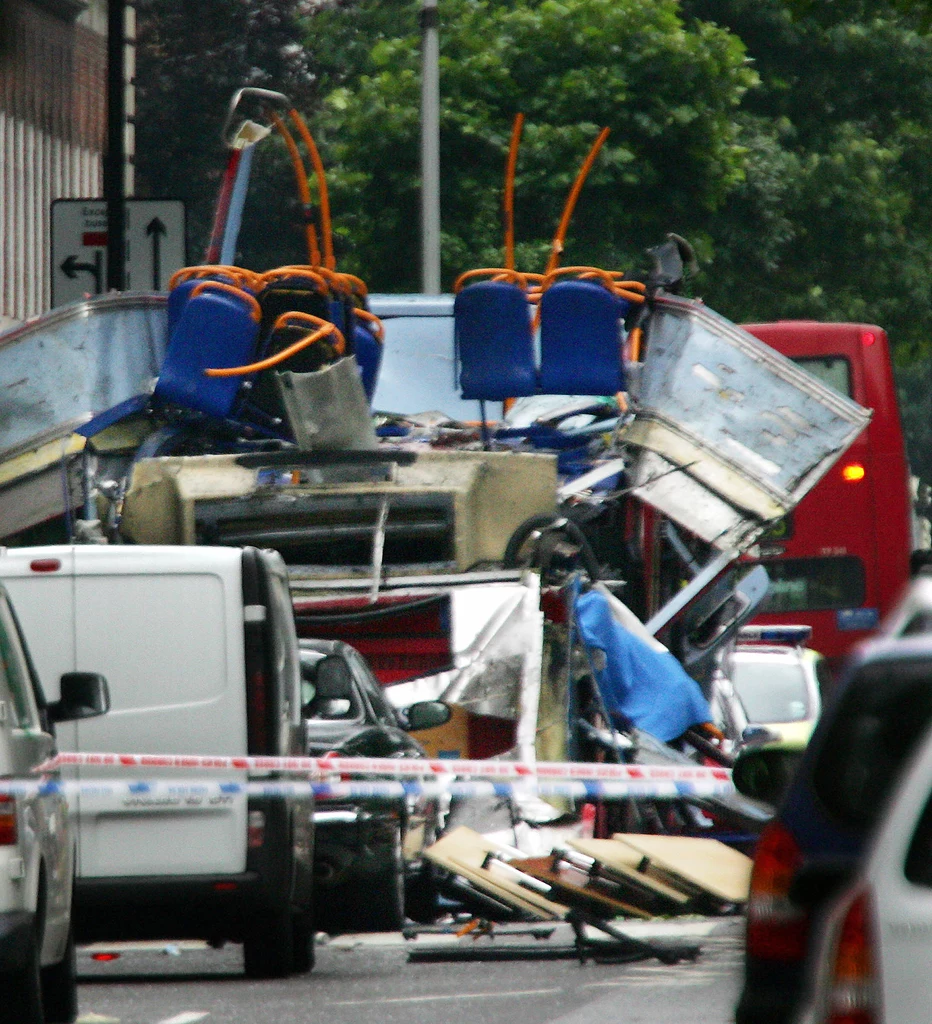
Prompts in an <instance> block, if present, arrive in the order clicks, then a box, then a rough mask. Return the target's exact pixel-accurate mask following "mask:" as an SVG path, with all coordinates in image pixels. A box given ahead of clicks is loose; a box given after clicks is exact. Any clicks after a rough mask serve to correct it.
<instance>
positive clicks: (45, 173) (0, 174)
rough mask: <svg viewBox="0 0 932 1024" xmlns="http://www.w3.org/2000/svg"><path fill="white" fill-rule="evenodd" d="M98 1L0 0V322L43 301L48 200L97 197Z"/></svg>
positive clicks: (102, 73)
mask: <svg viewBox="0 0 932 1024" xmlns="http://www.w3.org/2000/svg"><path fill="white" fill-rule="evenodd" d="M106 29H107V4H106V0H0V329H2V328H3V327H4V326H9V325H10V324H11V323H15V322H16V321H19V320H23V319H26V318H28V317H31V316H35V315H36V314H38V313H40V312H43V311H45V310H47V309H48V308H49V302H50V280H49V278H50V274H49V259H50V256H49V237H50V227H49V216H50V208H51V203H52V200H53V199H60V198H69V197H70V198H78V197H84V196H99V195H101V194H102V191H103V152H104V147H105V142H106V75H107V41H106Z"/></svg>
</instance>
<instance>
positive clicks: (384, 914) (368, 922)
mask: <svg viewBox="0 0 932 1024" xmlns="http://www.w3.org/2000/svg"><path fill="white" fill-rule="evenodd" d="M353 916H354V920H355V927H356V931H360V932H397V931H399V930H400V929H401V926H402V925H403V924H404V919H405V865H404V856H403V854H402V852H401V827H400V826H399V825H396V826H395V827H394V829H393V831H392V838H391V858H390V863H389V864H388V865H387V866H386V868H385V870H384V871H381V872H379V874H377V875H372V876H371V877H370V878H367V879H366V893H365V896H364V897H363V898H362V899H360V906H359V909H358V911H357V912H356V913H355V914H354V915H353Z"/></svg>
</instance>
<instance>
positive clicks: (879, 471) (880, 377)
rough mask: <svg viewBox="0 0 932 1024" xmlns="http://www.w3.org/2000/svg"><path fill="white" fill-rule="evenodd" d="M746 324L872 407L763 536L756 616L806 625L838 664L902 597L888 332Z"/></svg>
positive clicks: (909, 545) (906, 504)
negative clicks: (827, 466) (764, 587)
mask: <svg viewBox="0 0 932 1024" xmlns="http://www.w3.org/2000/svg"><path fill="white" fill-rule="evenodd" d="M743 326H744V329H745V330H746V331H748V332H749V333H751V334H753V335H754V336H755V337H757V338H759V339H760V340H761V341H763V342H765V343H766V344H768V345H770V346H771V347H772V348H774V349H776V350H777V351H778V352H780V353H782V354H783V355H785V356H787V357H788V358H790V359H792V360H793V361H794V362H795V363H798V364H799V365H800V366H801V367H803V369H805V370H807V371H808V372H809V373H811V374H813V375H814V376H816V377H818V378H819V379H820V380H822V381H824V382H825V383H826V384H828V385H829V386H830V387H833V388H834V389H835V390H836V391H839V392H841V393H842V394H843V395H847V396H848V397H849V398H852V399H854V401H856V402H858V403H859V404H861V405H863V406H866V407H867V408H869V409H872V410H873V416H872V418H871V422H870V424H869V425H868V427H867V428H866V429H865V430H864V431H863V432H862V433H861V435H860V436H859V437H858V439H857V440H856V441H855V442H854V444H853V445H852V446H851V447H850V448H849V449H848V451H847V452H846V453H845V454H844V455H843V456H842V458H841V459H840V460H839V461H838V462H837V463H836V464H835V465H834V466H833V467H832V469H831V470H830V471H829V472H828V473H827V474H826V476H825V477H823V479H822V480H821V481H819V483H818V484H816V486H815V487H814V488H813V489H812V490H811V491H810V492H809V494H807V495H806V497H805V498H803V500H802V501H801V502H800V503H799V505H798V506H797V507H796V508H795V509H794V511H793V512H792V513H791V514H790V515H789V516H787V517H786V519H785V520H783V521H782V522H781V523H780V524H779V526H778V527H777V528H775V529H773V530H771V531H770V532H769V533H768V534H767V535H766V536H765V537H764V538H762V540H761V542H760V552H759V561H760V562H761V563H762V564H764V565H765V566H766V568H767V571H768V573H769V574H770V578H771V592H770V596H769V598H768V604H767V610H766V613H765V614H763V615H760V616H758V618H757V619H756V620H755V621H756V622H759V623H762V624H770V623H790V622H792V623H804V624H807V625H810V626H811V627H812V640H811V646H812V647H813V648H815V649H816V650H817V651H819V652H821V653H822V654H823V655H825V657H826V658H827V659H828V660H829V664H830V666H831V667H832V668H837V666H838V663H839V662H840V660H841V659H842V658H843V657H844V655H845V654H846V653H847V652H848V650H849V649H850V647H851V646H852V645H853V644H854V643H855V642H856V641H858V640H860V639H862V638H863V637H865V636H867V635H868V634H869V633H871V632H872V631H873V630H874V629H875V628H876V626H877V625H878V623H879V621H880V620H881V619H882V618H883V616H884V615H885V614H886V613H887V611H888V610H889V609H890V608H891V607H892V606H893V605H894V604H895V602H896V600H897V598H898V597H899V596H900V594H901V592H902V590H903V587H904V585H905V584H906V581H907V579H908V578H909V573H910V554H911V552H912V550H913V533H912V521H913V516H912V498H911V488H910V476H909V466H908V464H907V460H906V449H905V445H904V441H903V431H902V427H901V425H900V414H899V407H898V404H897V398H896V389H895V386H894V380H893V369H892V364H891V360H890V348H889V343H888V341H887V335H886V333H885V332H884V331H883V330H882V329H881V328H880V327H877V326H875V325H872V324H850V323H817V322H815V321H794V320H786V321H779V322H777V323H770V324H745V325H743Z"/></svg>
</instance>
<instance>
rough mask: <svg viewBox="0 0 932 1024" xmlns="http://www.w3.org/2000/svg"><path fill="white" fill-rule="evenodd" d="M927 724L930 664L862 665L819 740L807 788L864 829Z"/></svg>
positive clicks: (931, 702) (931, 699) (931, 716)
mask: <svg viewBox="0 0 932 1024" xmlns="http://www.w3.org/2000/svg"><path fill="white" fill-rule="evenodd" d="M930 721H932V661H929V660H925V659H923V660H914V661H887V662H881V661H878V662H872V663H868V664H865V665H862V666H861V667H860V669H859V670H858V671H857V673H856V675H855V676H854V677H852V679H851V682H850V683H849V685H848V686H847V687H846V688H845V690H844V692H843V693H842V695H841V697H840V698H839V701H838V704H837V705H836V708H835V714H834V715H833V716H832V717H831V719H830V721H829V722H828V728H827V729H826V731H825V733H824V734H823V736H822V740H821V743H820V747H819V752H818V755H817V757H816V760H815V763H814V767H813V788H814V790H815V792H816V794H817V796H818V797H819V799H820V800H821V801H822V803H823V804H824V805H825V807H826V809H827V810H828V811H829V812H830V813H831V814H832V815H833V816H835V817H836V818H838V819H839V820H840V821H842V822H843V823H845V824H848V825H850V826H853V827H856V828H859V829H866V828H869V827H870V826H871V825H872V824H873V822H874V821H875V819H876V818H877V816H878V814H879V813H880V810H881V809H882V806H883V803H884V801H885V799H886V797H887V794H888V793H889V791H890V789H891V787H892V785H893V783H894V782H895V781H896V779H897V777H898V775H899V772H900V770H901V768H902V766H903V762H904V761H905V759H906V758H907V757H908V756H909V754H910V753H911V752H912V750H913V749H914V747H915V745H916V743H917V742H918V740H919V738H920V737H921V736H922V734H923V732H924V731H925V728H926V726H927V725H928V724H929V722H930Z"/></svg>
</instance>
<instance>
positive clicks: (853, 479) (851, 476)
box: [841, 462, 867, 484]
mask: <svg viewBox="0 0 932 1024" xmlns="http://www.w3.org/2000/svg"><path fill="white" fill-rule="evenodd" d="M866 475H867V472H866V470H865V469H864V467H863V466H862V465H861V463H860V462H849V463H848V465H847V466H844V467H843V468H842V471H841V478H842V480H844V481H845V482H846V483H849V484H856V483H858V481H859V480H863V479H864V477H865V476H866Z"/></svg>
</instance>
